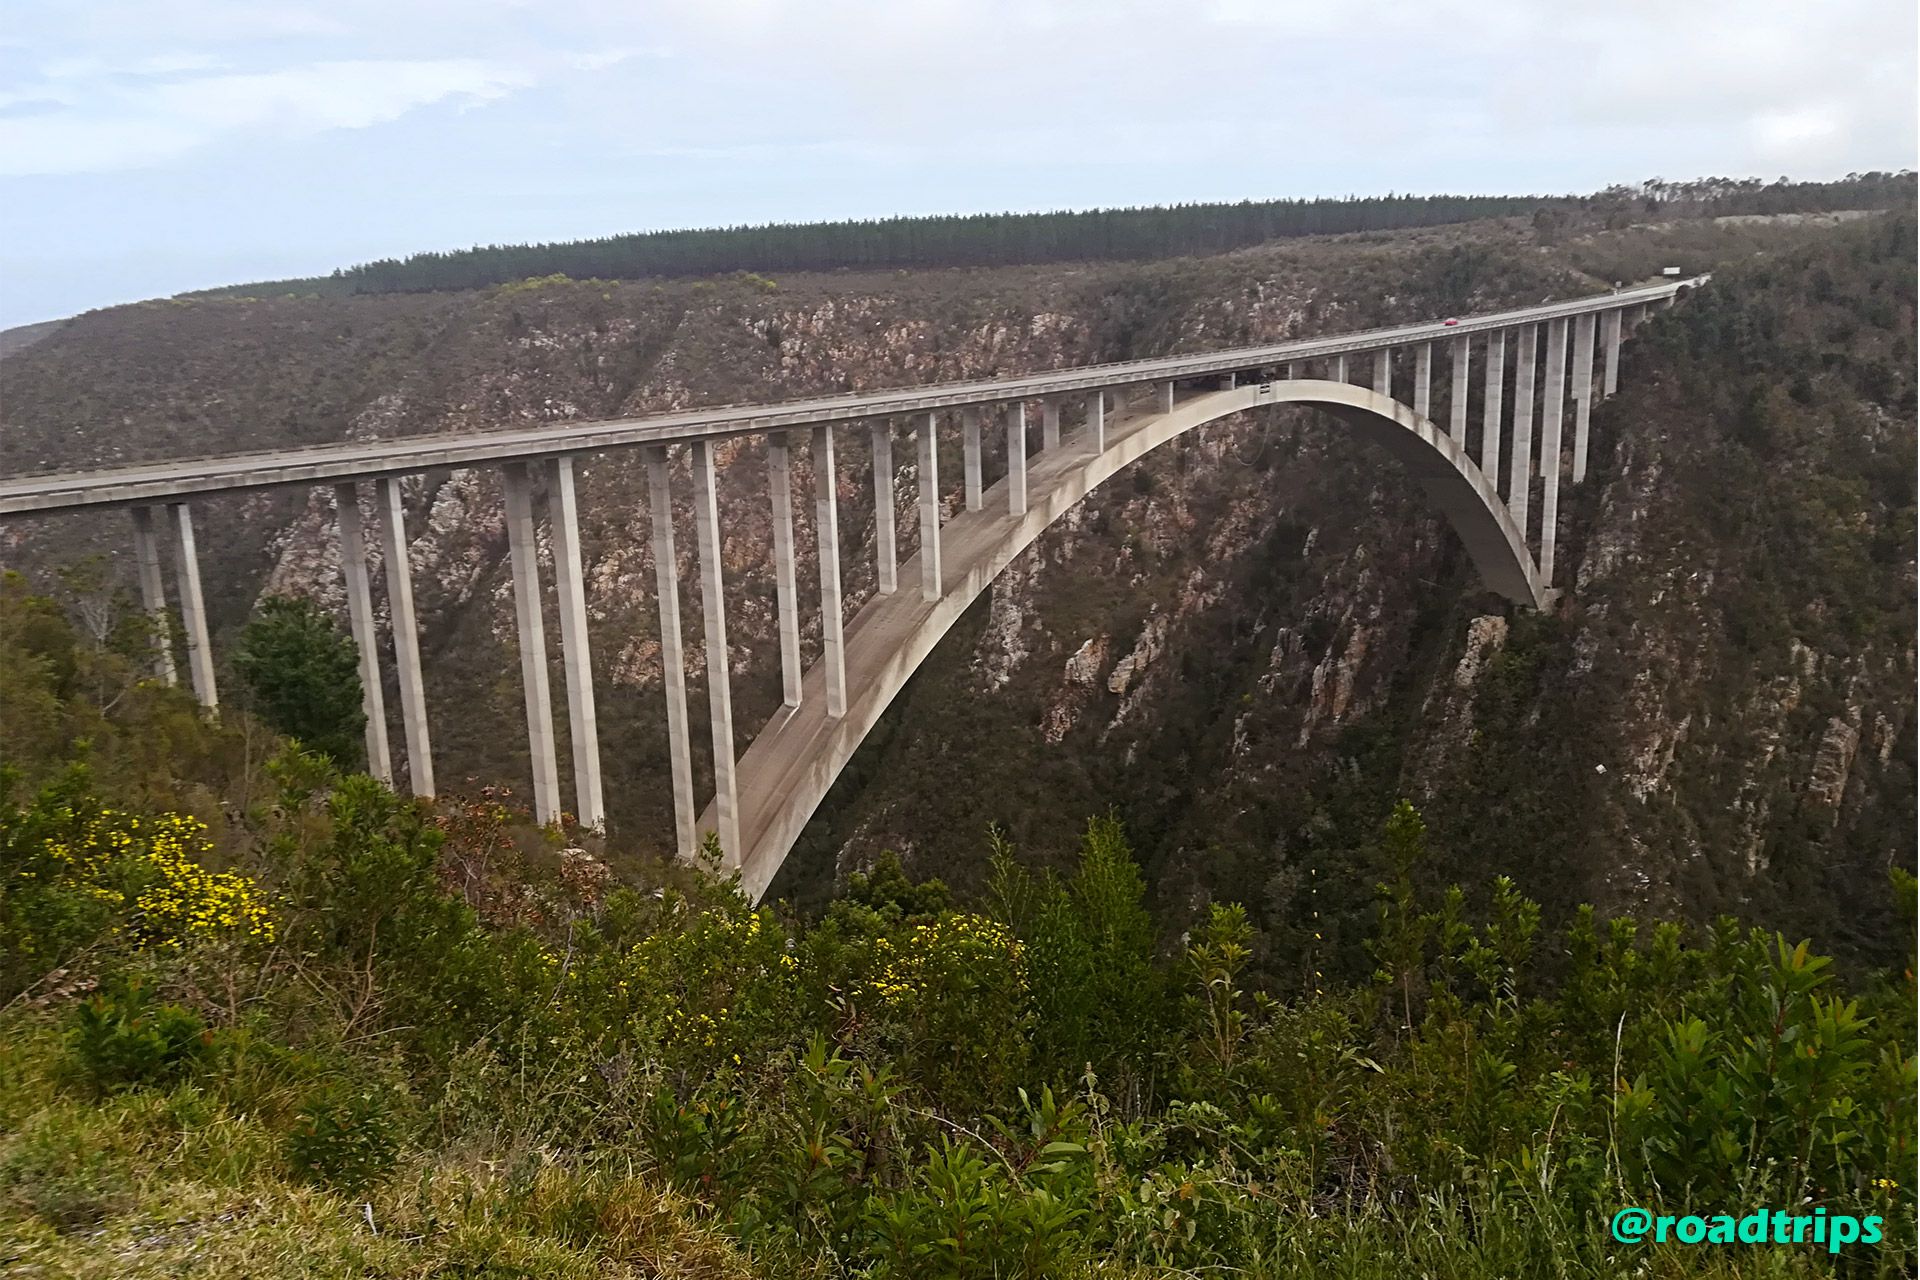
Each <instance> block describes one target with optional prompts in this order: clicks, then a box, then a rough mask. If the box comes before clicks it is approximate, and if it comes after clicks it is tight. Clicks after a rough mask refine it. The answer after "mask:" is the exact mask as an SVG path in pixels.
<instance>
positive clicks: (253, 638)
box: [233, 596, 367, 769]
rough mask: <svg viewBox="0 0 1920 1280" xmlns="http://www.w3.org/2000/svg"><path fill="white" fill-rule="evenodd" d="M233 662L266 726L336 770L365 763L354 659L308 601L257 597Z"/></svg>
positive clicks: (341, 638)
mask: <svg viewBox="0 0 1920 1280" xmlns="http://www.w3.org/2000/svg"><path fill="white" fill-rule="evenodd" d="M233 665H234V669H235V670H237V671H238V672H239V673H240V678H241V679H242V680H244V681H245V682H246V685H247V688H248V690H249V691H250V692H251V693H252V694H253V701H254V708H255V710H256V711H258V713H259V714H260V717H261V718H262V719H263V720H265V721H266V722H267V723H268V724H270V725H272V726H273V727H274V728H275V729H278V730H279V731H280V732H281V733H284V734H286V735H287V736H288V737H290V738H295V739H298V740H299V741H300V743H301V744H302V745H304V746H306V747H307V748H308V749H310V750H313V751H318V752H320V753H321V754H323V755H325V756H326V757H327V758H328V759H330V760H332V761H333V762H334V763H335V764H337V765H339V766H340V767H341V768H343V769H353V768H358V767H359V766H360V765H361V764H362V763H364V761H365V758H366V755H365V747H364V744H363V741H362V738H361V734H362V733H363V732H364V731H365V729H366V727H367V714H366V712H365V711H364V710H362V709H361V703H360V698H361V688H360V663H359V659H358V657H357V655H356V654H355V653H354V649H353V641H352V640H350V639H349V638H348V637H347V636H346V635H345V634H344V633H343V632H342V631H341V630H340V628H339V627H338V626H336V625H335V624H334V621H333V619H332V618H330V617H328V616H327V615H326V614H325V613H324V612H323V611H322V610H321V609H320V608H319V606H317V605H316V604H314V603H313V601H311V600H303V599H295V598H294V597H292V596H267V597H265V598H263V599H262V600H261V601H260V604H259V606H258V607H257V608H256V609H255V611H254V616H253V619H252V621H250V622H248V623H247V625H246V629H245V630H243V631H242V632H241V633H240V649H239V652H238V653H237V654H236V655H235V656H234V661H233Z"/></svg>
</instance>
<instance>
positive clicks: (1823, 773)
mask: <svg viewBox="0 0 1920 1280" xmlns="http://www.w3.org/2000/svg"><path fill="white" fill-rule="evenodd" d="M1859 749H1860V726H1859V725H1858V724H1855V723H1852V722H1851V721H1848V720H1843V719H1841V718H1840V717H1839V716H1834V717H1833V718H1832V719H1831V720H1828V721H1827V731H1826V732H1825V733H1823V734H1821V735H1820V747H1819V749H1818V750H1817V751H1815V753H1814V756H1813V773H1812V775H1811V776H1810V777H1808V779H1807V798H1808V799H1809V800H1811V801H1813V803H1815V804H1821V805H1825V806H1826V807H1827V808H1829V809H1836V808H1838V807H1839V806H1840V800H1841V797H1842V796H1844V795H1845V794H1846V791H1847V775H1848V774H1849V773H1850V772H1852V770H1853V756H1854V753H1855V752H1856V751H1858V750H1859Z"/></svg>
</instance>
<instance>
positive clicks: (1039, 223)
mask: <svg viewBox="0 0 1920 1280" xmlns="http://www.w3.org/2000/svg"><path fill="white" fill-rule="evenodd" d="M1912 199H1913V174H1911V173H1898V174H1883V173H1868V174H1854V175H1850V176H1849V177H1847V178H1846V179H1844V180H1842V181H1838V182H1803V183H1789V182H1780V183H1762V182H1760V181H1758V180H1754V179H1749V180H1743V181H1732V180H1727V179H1706V180H1703V181H1699V182H1674V183H1670V182H1661V181H1658V180H1655V181H1653V182H1648V183H1644V184H1642V185H1640V186H1639V187H1631V188H1630V187H1612V188H1609V189H1608V190H1606V191H1603V192H1600V193H1599V194H1597V195H1593V196H1577V197H1576V196H1561V197H1550V198H1546V199H1542V198H1540V197H1537V196H1451V195H1435V196H1367V197H1360V196H1350V197H1348V198H1346V199H1339V200H1335V199H1321V200H1261V201H1252V200H1245V201H1241V202H1239V203H1237V204H1186V205H1172V206H1167V207H1150V208H1131V209H1090V210H1084V211H1072V210H1063V211H1058V212H1052V213H1001V214H972V215H965V216H944V217H920V218H881V219H872V220H867V221H857V222H827V223H809V224H795V223H783V224H770V225H767V226H762V227H712V228H704V229H700V230H688V231H651V232H643V233H640V234H635V235H624V236H610V237H607V238H605V239H601V240H580V241H572V242H567V243H560V244H530V245H490V246H487V247H484V248H474V249H464V250H456V251H452V252H444V253H419V254H414V255H412V256H410V257H407V258H403V259H382V260H380V261H378V262H369V263H364V264H362V265H360V266H355V267H349V268H346V269H344V270H340V271H336V272H334V273H333V275H331V276H327V277H316V278H313V279H306V280H280V281H271V282H267V283H262V284H253V285H236V286H233V287H231V288H228V289H215V290H210V291H209V292H210V293H211V294H214V295H219V294H229V295H232V294H258V295H262V296H264V295H270V294H275V293H284V292H293V293H341V292H347V293H399V292H420V291H426V290H447V289H476V288H484V287H485V286H488V285H496V284H504V283H507V282H510V281H514V280H523V279H529V278H537V277H540V276H550V275H564V276H568V277H571V278H572V279H576V280H581V279H607V280H635V279H645V278H648V277H656V276H698V275H718V274H721V273H723V272H728V271H752V272H769V271H831V270H872V269H875V268H884V267H893V268H900V267H918V268H928V267H991V266H1005V265H1007V264H1010V263H1035V264H1039V263H1054V262H1089V261H1094V262H1098V261H1108V262H1124V261H1139V260H1145V259H1153V258H1172V257H1182V256H1185V255H1189V254H1205V253H1224V252H1227V251H1228V250H1231V249H1244V248H1247V247H1249V246H1251V245H1256V244H1262V243H1265V242H1267V241H1271V240H1277V239H1282V238H1285V237H1292V236H1313V235H1331V234H1339V233H1344V232H1358V231H1399V230H1406V229H1409V228H1413V227H1433V226H1441V225H1445V224H1448V223H1460V222H1470V221H1473V220H1475V219H1480V218H1495V217H1510V216H1513V215H1517V214H1524V215H1527V216H1530V217H1533V218H1535V219H1536V220H1537V221H1538V222H1539V224H1540V225H1541V226H1543V227H1547V228H1560V227H1563V226H1566V225H1568V224H1569V223H1575V222H1581V221H1587V222H1595V221H1597V222H1599V223H1600V224H1602V225H1605V226H1609V227H1620V226H1625V225H1628V224H1629V223H1632V222H1634V221H1644V220H1647V219H1649V218H1653V217H1668V218H1673V217H1691V218H1698V217H1708V216H1713V215H1762V216H1764V215H1771V214H1781V213H1800V212H1810V211H1817V210H1824V209H1884V208H1888V207H1890V206H1893V205H1898V204H1902V203H1909V202H1911V201H1912Z"/></svg>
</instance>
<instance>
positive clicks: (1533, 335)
mask: <svg viewBox="0 0 1920 1280" xmlns="http://www.w3.org/2000/svg"><path fill="white" fill-rule="evenodd" d="M1516 335H1517V339H1518V342H1519V349H1520V359H1519V361H1518V362H1517V363H1516V364H1515V366H1514V374H1513V453H1512V455H1511V456H1512V462H1511V463H1510V464H1509V466H1508V468H1507V512H1508V514H1510V515H1511V516H1512V517H1513V522H1514V523H1515V524H1517V525H1519V526H1520V536H1521V537H1523V538H1524V537H1525V536H1526V533H1527V514H1528V510H1529V507H1530V506H1531V500H1532V497H1533V369H1534V361H1535V360H1536V359H1538V358H1539V353H1540V326H1539V325H1537V324H1523V325H1521V326H1520V328H1519V329H1518V330H1517V331H1516Z"/></svg>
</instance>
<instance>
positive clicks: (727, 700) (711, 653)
mask: <svg viewBox="0 0 1920 1280" xmlns="http://www.w3.org/2000/svg"><path fill="white" fill-rule="evenodd" d="M691 452H692V455H693V458H692V461H693V524H694V534H695V539H694V540H695V541H696V542H697V543H698V544H699V547H700V611H701V613H702V614H703V615H704V617H705V620H706V644H707V723H708V728H709V729H710V730H711V731H712V734H713V794H714V812H715V814H716V815H717V821H716V824H715V834H717V835H718V836H719V837H720V849H721V853H722V859H721V865H722V866H725V867H728V868H732V867H737V866H739V865H740V852H741V850H740V782H739V770H738V767H737V757H736V756H735V754H734V745H733V665H732V657H731V654H730V651H729V650H728V648H727V601H726V595H725V587H724V584H723V583H722V581H721V578H722V574H721V565H720V548H721V542H720V498H719V492H718V484H717V480H716V477H715V476H714V466H713V442H712V441H711V440H707V439H704V438H703V439H699V440H695V441H694V442H693V445H692V448H691ZM816 465H817V463H816Z"/></svg>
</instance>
